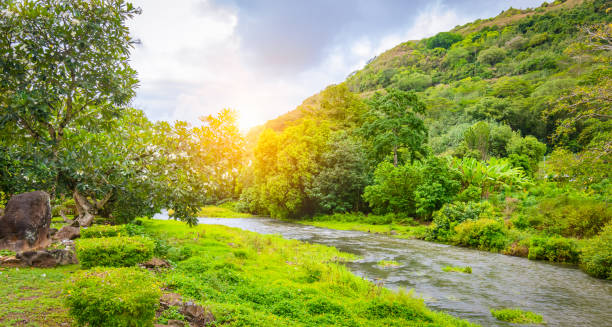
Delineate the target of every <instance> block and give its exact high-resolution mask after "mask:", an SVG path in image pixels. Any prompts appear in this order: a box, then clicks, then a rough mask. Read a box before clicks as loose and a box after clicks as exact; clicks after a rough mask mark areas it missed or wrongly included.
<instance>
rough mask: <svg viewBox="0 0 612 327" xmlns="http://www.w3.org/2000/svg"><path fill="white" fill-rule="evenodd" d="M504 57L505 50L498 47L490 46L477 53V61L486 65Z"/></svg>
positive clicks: (493, 63)
mask: <svg viewBox="0 0 612 327" xmlns="http://www.w3.org/2000/svg"><path fill="white" fill-rule="evenodd" d="M505 57H506V51H504V49H501V48H498V47H491V48H489V49H486V50H483V51H480V53H479V54H478V61H479V62H482V63H485V64H487V65H495V64H496V63H498V62H500V61H502V60H504V58H505Z"/></svg>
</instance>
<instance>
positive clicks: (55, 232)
mask: <svg viewBox="0 0 612 327" xmlns="http://www.w3.org/2000/svg"><path fill="white" fill-rule="evenodd" d="M55 234H57V228H49V236H51V238H53V235H55Z"/></svg>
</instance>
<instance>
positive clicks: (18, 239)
mask: <svg viewBox="0 0 612 327" xmlns="http://www.w3.org/2000/svg"><path fill="white" fill-rule="evenodd" d="M49 226H51V205H50V203H49V194H47V193H46V192H43V191H35V192H29V193H22V194H18V195H15V196H13V197H11V199H10V200H9V201H8V203H7V204H6V208H5V209H4V215H3V216H2V217H0V249H8V250H11V251H15V252H19V251H27V250H31V249H39V248H44V247H46V246H48V245H49V244H50V243H51V240H50V239H49Z"/></svg>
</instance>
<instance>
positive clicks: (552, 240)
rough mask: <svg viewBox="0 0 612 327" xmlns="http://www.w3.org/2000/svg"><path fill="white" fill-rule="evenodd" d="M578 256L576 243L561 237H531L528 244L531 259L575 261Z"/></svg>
mask: <svg viewBox="0 0 612 327" xmlns="http://www.w3.org/2000/svg"><path fill="white" fill-rule="evenodd" d="M579 256H580V251H579V249H578V244H577V243H576V242H575V241H574V240H572V239H568V238H563V237H533V238H532V239H531V242H530V244H529V255H528V256H527V257H528V258H529V259H532V260H548V261H552V262H569V263H577V262H578V259H579Z"/></svg>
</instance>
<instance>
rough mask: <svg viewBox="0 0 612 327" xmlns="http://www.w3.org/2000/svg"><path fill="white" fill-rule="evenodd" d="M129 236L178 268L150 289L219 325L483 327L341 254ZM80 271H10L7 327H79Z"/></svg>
mask: <svg viewBox="0 0 612 327" xmlns="http://www.w3.org/2000/svg"><path fill="white" fill-rule="evenodd" d="M128 230H129V231H130V234H134V235H139V234H141V235H144V236H146V237H148V238H151V239H152V240H154V242H155V255H156V256H158V257H160V258H162V259H165V260H168V261H169V262H170V263H171V264H172V268H169V269H162V270H159V271H156V272H155V273H154V275H153V276H154V277H153V278H154V280H155V282H154V283H152V284H151V285H149V286H145V287H156V288H160V289H161V290H163V292H172V293H178V294H180V295H181V296H182V298H183V299H185V300H193V301H195V302H196V303H198V304H201V305H203V306H205V307H206V308H207V309H208V310H210V312H212V314H213V315H214V317H215V324H218V325H228V326H266V327H267V326H304V325H309V326H316V325H321V326H330V325H334V326H413V325H414V326H473V324H470V323H468V322H467V321H464V320H460V319H457V318H455V317H452V316H450V315H448V314H445V313H442V312H436V311H432V310H430V309H428V308H427V307H426V306H425V304H424V303H423V301H422V300H419V299H417V298H415V297H414V296H413V295H412V294H411V293H409V292H402V291H400V292H394V291H391V290H389V289H386V288H384V287H379V286H376V285H374V284H373V283H371V282H369V281H367V280H364V279H362V278H360V277H357V276H355V275H354V274H352V273H351V272H350V271H349V270H348V269H347V268H346V267H345V266H344V265H343V264H341V263H342V262H346V261H350V260H353V259H354V258H355V257H354V256H353V255H351V254H348V253H343V252H340V251H338V250H336V249H335V248H333V247H328V246H323V245H317V244H308V243H304V242H299V241H296V240H287V239H283V238H281V237H279V236H273V235H260V234H257V233H252V232H248V231H244V230H240V229H236V228H229V227H224V226H216V225H215V226H213V225H199V226H196V227H193V228H190V227H188V226H187V225H185V224H184V223H180V222H175V221H158V220H148V219H147V220H141V225H130V227H129V229H128ZM80 270H81V269H80V268H79V267H78V266H67V267H62V268H52V269H32V268H2V274H0V279H1V281H2V283H1V284H0V285H1V286H0V294H1V295H3V298H5V299H8V300H7V301H3V302H2V303H1V304H0V324H1V325H4V326H11V325H20V324H23V325H28V324H34V325H43V326H65V325H66V324H67V325H73V323H74V321H73V320H72V318H71V317H70V316H69V315H68V309H67V307H66V302H65V299H66V296H67V294H66V292H65V291H64V288H65V285H67V284H66V283H68V282H69V280H70V276H72V275H74V273H75V272H77V271H80ZM15 290H19V291H17V292H15ZM35 304H36V305H35ZM43 312H44V313H45V314H43ZM47 313H50V314H47ZM172 314H173V315H174V313H172ZM167 315H169V313H168V314H167ZM174 316H176V315H174ZM177 317H178V318H179V319H180V316H177ZM158 319H159V318H158Z"/></svg>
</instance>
